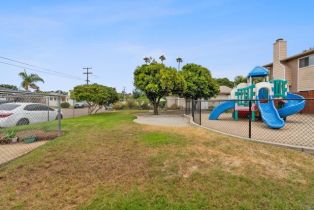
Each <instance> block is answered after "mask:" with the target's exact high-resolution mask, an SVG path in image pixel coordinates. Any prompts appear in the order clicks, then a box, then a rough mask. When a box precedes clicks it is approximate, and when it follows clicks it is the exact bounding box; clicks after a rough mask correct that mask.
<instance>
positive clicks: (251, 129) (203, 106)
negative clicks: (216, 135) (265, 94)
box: [185, 98, 314, 151]
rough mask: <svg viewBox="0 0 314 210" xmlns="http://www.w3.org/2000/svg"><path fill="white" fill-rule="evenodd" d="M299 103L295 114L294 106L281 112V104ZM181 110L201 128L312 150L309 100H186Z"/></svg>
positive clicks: (312, 103) (313, 118)
mask: <svg viewBox="0 0 314 210" xmlns="http://www.w3.org/2000/svg"><path fill="white" fill-rule="evenodd" d="M302 101H303V107H302V105H301V107H299V109H300V110H299V111H298V110H297V108H296V107H294V110H291V109H290V110H289V109H285V110H283V109H281V108H283V107H284V104H290V105H291V106H296V105H295V104H298V103H300V102H302ZM239 104H240V105H241V106H240V105H239ZM272 104H273V105H274V106H272ZM185 107H186V110H185V113H186V114H187V115H190V116H192V118H193V121H194V123H196V124H198V125H201V126H203V127H206V128H209V129H212V130H215V131H218V132H221V133H225V134H228V135H233V136H236V137H241V138H248V139H252V140H257V141H261V142H266V143H271V144H277V145H282V146H289V147H295V148H300V149H306V150H311V151H314V99H313V98H308V99H304V100H293V99H289V100H286V99H285V100H276V99H269V100H193V101H192V100H187V101H186V106H185ZM261 109H262V110H261Z"/></svg>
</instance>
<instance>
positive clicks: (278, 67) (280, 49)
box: [272, 38, 287, 79]
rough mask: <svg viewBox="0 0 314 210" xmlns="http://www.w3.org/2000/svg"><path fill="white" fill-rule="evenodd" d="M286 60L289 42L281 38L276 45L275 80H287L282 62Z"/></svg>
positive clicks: (274, 59)
mask: <svg viewBox="0 0 314 210" xmlns="http://www.w3.org/2000/svg"><path fill="white" fill-rule="evenodd" d="M285 58H287V42H286V41H285V40H283V39H281V38H280V39H277V40H276V42H275V43H274V54H273V71H272V73H273V75H272V78H273V79H286V76H285V66H284V65H283V64H282V63H281V62H280V61H281V60H282V59H285Z"/></svg>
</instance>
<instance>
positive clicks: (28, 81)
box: [19, 70, 45, 91]
mask: <svg viewBox="0 0 314 210" xmlns="http://www.w3.org/2000/svg"><path fill="white" fill-rule="evenodd" d="M19 76H20V77H21V78H22V83H21V85H22V87H23V88H24V89H25V90H28V89H29V88H32V89H34V90H36V91H38V90H39V87H38V86H37V85H36V83H37V82H43V83H44V82H45V81H44V80H43V79H42V78H41V77H40V76H38V74H27V73H26V71H25V70H24V72H20V73H19Z"/></svg>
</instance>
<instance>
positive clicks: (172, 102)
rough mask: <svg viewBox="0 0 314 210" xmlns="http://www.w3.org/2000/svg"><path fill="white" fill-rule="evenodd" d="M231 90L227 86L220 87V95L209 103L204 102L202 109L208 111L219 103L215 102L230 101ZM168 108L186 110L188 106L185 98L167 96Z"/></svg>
mask: <svg viewBox="0 0 314 210" xmlns="http://www.w3.org/2000/svg"><path fill="white" fill-rule="evenodd" d="M230 92H231V88H229V87H227V86H220V87H219V94H218V95H217V96H216V97H214V98H211V99H209V100H208V101H204V102H203V103H202V109H208V108H209V107H210V106H215V105H216V104H218V103H219V102H215V100H228V99H229V96H230ZM166 100H167V108H173V107H177V108H185V106H186V101H185V98H180V97H177V96H167V97H166Z"/></svg>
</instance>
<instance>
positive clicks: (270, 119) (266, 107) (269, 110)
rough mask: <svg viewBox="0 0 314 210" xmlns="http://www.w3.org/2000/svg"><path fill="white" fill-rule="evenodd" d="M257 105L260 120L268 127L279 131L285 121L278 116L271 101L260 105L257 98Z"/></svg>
mask: <svg viewBox="0 0 314 210" xmlns="http://www.w3.org/2000/svg"><path fill="white" fill-rule="evenodd" d="M257 105H258V108H259V110H260V113H261V115H262V119H263V121H264V123H265V124H266V125H267V126H268V127H270V128H275V129H279V128H282V127H284V126H285V121H284V120H283V119H282V118H281V117H280V116H279V113H278V111H277V109H276V107H275V104H274V101H273V100H267V102H265V103H262V102H261V101H259V100H258V98H257Z"/></svg>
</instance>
